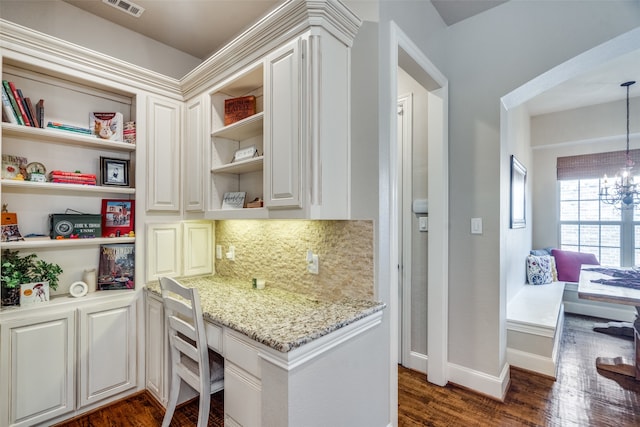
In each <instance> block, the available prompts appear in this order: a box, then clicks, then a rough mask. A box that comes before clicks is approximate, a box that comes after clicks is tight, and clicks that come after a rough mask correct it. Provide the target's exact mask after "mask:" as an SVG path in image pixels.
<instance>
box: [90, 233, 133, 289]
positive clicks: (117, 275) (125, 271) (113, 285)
mask: <svg viewBox="0 0 640 427" xmlns="http://www.w3.org/2000/svg"><path fill="white" fill-rule="evenodd" d="M134 281H135V245H134V244H133V243H117V244H106V245H100V259H99V262H98V289H99V290H101V291H104V290H112V289H134V288H135V284H134Z"/></svg>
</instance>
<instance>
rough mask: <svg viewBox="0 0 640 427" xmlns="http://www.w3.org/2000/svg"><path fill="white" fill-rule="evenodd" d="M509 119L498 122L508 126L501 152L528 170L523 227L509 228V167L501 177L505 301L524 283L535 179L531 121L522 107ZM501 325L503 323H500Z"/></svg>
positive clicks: (502, 172) (514, 110) (511, 114)
mask: <svg viewBox="0 0 640 427" xmlns="http://www.w3.org/2000/svg"><path fill="white" fill-rule="evenodd" d="M507 114H508V119H506V120H505V117H504V116H503V119H502V120H501V122H502V123H501V125H502V126H507V129H506V132H507V137H506V142H505V139H503V141H502V146H501V152H502V153H506V154H505V155H506V156H507V157H508V158H509V160H510V157H511V155H514V156H515V157H516V159H518V161H519V162H520V163H521V164H522V165H523V166H524V167H525V168H526V169H527V176H526V188H525V224H526V225H525V227H524V228H514V229H511V228H509V227H510V223H511V204H510V201H511V200H510V193H511V190H510V188H511V185H510V180H511V164H510V163H509V164H508V165H507V166H508V167H506V168H503V169H502V171H501V175H500V180H501V181H502V182H505V181H506V182H507V183H509V184H508V187H509V196H508V197H505V198H503V200H502V201H501V211H502V212H503V214H502V219H503V223H502V226H501V227H502V228H503V229H504V230H505V231H504V233H503V236H502V239H503V240H502V242H503V243H502V249H503V253H505V254H506V255H507V257H508V258H509V260H510V261H509V262H507V263H505V264H504V265H501V270H502V272H503V273H502V274H503V276H504V278H505V281H506V283H504V288H505V289H506V301H507V302H508V301H510V300H511V298H513V297H514V296H515V295H516V294H517V293H518V291H520V289H522V287H523V286H524V284H525V282H526V257H527V255H528V254H529V251H530V250H531V230H532V224H533V221H532V206H533V205H534V202H533V201H532V199H531V188H532V182H533V180H534V179H535V168H534V167H533V166H534V165H533V161H532V155H531V148H530V145H531V143H530V134H531V131H530V119H529V114H528V113H527V110H526V108H525V107H524V106H520V107H516V108H514V109H512V110H510V111H509V112H508V113H507ZM501 322H502V320H501Z"/></svg>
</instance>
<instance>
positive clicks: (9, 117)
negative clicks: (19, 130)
mask: <svg viewBox="0 0 640 427" xmlns="http://www.w3.org/2000/svg"><path fill="white" fill-rule="evenodd" d="M2 120H3V121H5V122H8V123H13V124H16V125H17V124H18V119H16V113H15V112H14V111H13V107H12V106H11V101H9V97H8V96H7V90H6V89H5V88H4V86H2Z"/></svg>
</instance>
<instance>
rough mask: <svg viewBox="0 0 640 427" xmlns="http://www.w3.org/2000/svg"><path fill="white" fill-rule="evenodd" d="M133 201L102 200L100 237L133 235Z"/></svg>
mask: <svg viewBox="0 0 640 427" xmlns="http://www.w3.org/2000/svg"><path fill="white" fill-rule="evenodd" d="M135 203H136V202H135V200H128V199H102V211H101V214H102V237H120V236H122V237H125V236H128V235H129V233H131V232H134V233H135V227H134V222H135Z"/></svg>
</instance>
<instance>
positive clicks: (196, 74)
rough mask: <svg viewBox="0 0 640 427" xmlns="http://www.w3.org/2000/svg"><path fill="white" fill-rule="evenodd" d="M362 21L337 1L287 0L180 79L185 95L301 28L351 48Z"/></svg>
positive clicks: (263, 52)
mask: <svg viewBox="0 0 640 427" xmlns="http://www.w3.org/2000/svg"><path fill="white" fill-rule="evenodd" d="M361 25H362V21H361V20H360V18H358V17H357V16H356V15H355V14H354V13H353V12H352V11H351V10H349V9H348V8H347V7H346V6H345V5H344V4H342V3H341V2H340V1H339V0H289V1H286V2H284V3H283V4H281V5H280V6H279V7H277V8H276V9H274V10H273V11H272V12H271V13H269V14H268V15H266V16H264V17H263V18H262V19H260V20H259V21H257V22H256V23H255V24H253V25H252V26H251V27H250V28H248V29H247V30H246V31H244V32H243V33H242V34H240V35H239V36H238V37H236V38H235V39H233V40H232V41H231V42H229V43H228V44H227V45H226V46H225V47H223V48H222V49H220V50H219V51H217V52H216V53H214V54H213V55H212V56H210V57H209V58H208V59H206V60H205V61H204V62H203V63H202V64H200V65H199V66H198V67H196V68H195V69H194V70H193V71H191V72H190V73H188V74H187V75H186V76H184V77H183V78H182V80H181V81H180V83H181V87H182V90H183V93H184V95H185V98H189V97H190V96H192V95H195V94H196V93H197V92H199V91H201V90H202V87H204V86H205V85H210V84H211V83H212V82H215V81H220V80H221V79H224V78H226V77H227V76H229V75H230V74H231V73H233V72H235V71H237V70H239V69H240V68H242V67H245V66H247V65H249V64H251V63H253V62H255V61H257V60H258V59H260V58H261V57H263V56H264V55H266V54H267V53H268V52H269V51H270V50H272V49H274V48H276V47H277V46H280V45H282V44H283V43H285V42H287V41H289V40H291V39H292V38H294V37H296V36H297V35H300V34H301V33H303V32H304V31H309V30H313V29H323V30H325V31H327V32H328V33H329V34H331V35H332V36H333V37H335V38H336V39H337V40H339V41H341V42H342V43H344V44H345V45H346V46H349V47H351V45H352V44H353V39H354V38H355V36H356V34H357V31H358V29H359V28H360V26H361Z"/></svg>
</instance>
